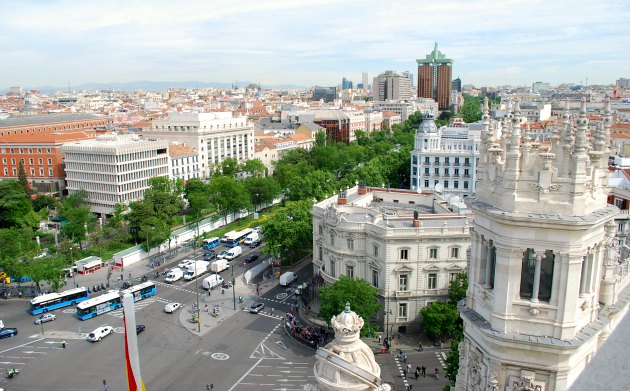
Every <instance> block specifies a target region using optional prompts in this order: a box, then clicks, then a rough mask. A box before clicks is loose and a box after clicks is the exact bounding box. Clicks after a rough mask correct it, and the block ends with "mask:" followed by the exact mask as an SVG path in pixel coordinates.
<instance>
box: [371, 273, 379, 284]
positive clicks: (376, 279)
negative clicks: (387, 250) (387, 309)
mask: <svg viewBox="0 0 630 391" xmlns="http://www.w3.org/2000/svg"><path fill="white" fill-rule="evenodd" d="M372 286H374V287H376V288H378V270H372Z"/></svg>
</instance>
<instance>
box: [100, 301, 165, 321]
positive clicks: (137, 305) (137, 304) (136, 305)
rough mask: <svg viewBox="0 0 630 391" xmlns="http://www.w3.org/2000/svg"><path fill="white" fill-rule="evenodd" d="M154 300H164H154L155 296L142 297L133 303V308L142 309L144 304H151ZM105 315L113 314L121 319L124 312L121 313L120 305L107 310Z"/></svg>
mask: <svg viewBox="0 0 630 391" xmlns="http://www.w3.org/2000/svg"><path fill="white" fill-rule="evenodd" d="M156 301H162V302H165V301H164V300H163V299H159V300H156V298H153V297H151V298H148V299H144V300H141V301H137V302H135V303H134V304H133V308H134V310H136V311H140V310H141V309H143V308H144V307H146V306H148V305H151V304H153V303H155V302H156ZM107 315H110V316H114V317H116V318H121V319H122V318H123V317H124V314H123V308H122V307H120V308H119V309H117V310H114V311H110V312H108V313H107Z"/></svg>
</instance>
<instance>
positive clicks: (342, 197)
mask: <svg viewBox="0 0 630 391" xmlns="http://www.w3.org/2000/svg"><path fill="white" fill-rule="evenodd" d="M347 203H348V195H347V193H346V191H345V190H339V197H337V204H338V205H345V204H347Z"/></svg>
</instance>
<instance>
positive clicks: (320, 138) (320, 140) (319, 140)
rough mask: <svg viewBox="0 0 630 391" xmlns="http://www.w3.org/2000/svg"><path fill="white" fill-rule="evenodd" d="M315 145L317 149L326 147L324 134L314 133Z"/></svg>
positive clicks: (321, 132)
mask: <svg viewBox="0 0 630 391" xmlns="http://www.w3.org/2000/svg"><path fill="white" fill-rule="evenodd" d="M315 145H317V146H318V147H323V146H324V145H326V132H324V131H323V130H318V131H317V133H315Z"/></svg>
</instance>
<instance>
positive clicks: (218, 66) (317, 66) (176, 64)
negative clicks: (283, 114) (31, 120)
mask: <svg viewBox="0 0 630 391" xmlns="http://www.w3.org/2000/svg"><path fill="white" fill-rule="evenodd" d="M471 14H472V15H476V16H477V17H475V16H473V17H472V18H471ZM629 16H630V9H629V8H628V7H627V6H626V5H625V4H624V2H623V1H620V0H611V1H604V2H600V3H597V4H595V3H592V2H587V1H582V0H580V1H574V2H564V1H555V2H553V3H549V2H542V1H536V0H533V1H527V2H522V1H508V2H501V3H497V2H487V1H475V2H465V1H457V0H455V1H448V2H443V3H439V4H435V5H432V6H430V7H427V6H426V5H423V4H420V3H417V2H413V1H397V2H395V3H393V4H389V5H388V6H387V7H386V8H383V7H382V3H378V2H375V1H368V2H365V1H363V2H358V1H338V0H324V1H317V2H315V1H295V2H290V3H287V2H283V1H261V2H255V3H249V2H245V1H233V2H229V3H219V2H202V1H191V2H186V3H185V4H183V5H180V4H177V5H176V4H174V3H171V2H164V1H162V2H155V1H153V2H150V3H149V2H134V3H133V4H132V5H128V4H127V3H125V2H121V1H113V2H107V3H83V2H73V1H70V0H55V1H47V2H33V3H24V2H17V1H15V2H8V3H5V4H4V5H3V12H2V14H1V15H0V25H2V26H3V32H4V34H3V35H2V36H0V51H2V52H3V56H2V58H0V68H2V69H3V70H4V72H2V74H1V75H0V89H7V88H8V87H9V86H13V85H19V86H24V87H26V88H28V87H37V86H55V87H63V86H67V85H68V84H70V85H80V84H85V83H118V82H121V83H124V82H131V81H138V80H151V81H173V82H177V81H191V80H198V81H200V82H223V83H230V82H236V81H238V80H242V81H245V80H247V81H251V82H258V83H261V84H262V85H263V86H265V85H280V84H282V85H296V86H305V87H310V86H314V85H337V84H340V82H341V79H342V77H347V78H348V79H349V80H352V81H354V84H355V85H356V84H357V83H358V82H359V81H360V80H361V72H368V73H369V75H370V79H371V78H372V77H373V76H375V75H377V74H379V73H381V72H383V71H385V70H388V69H392V70H395V71H410V72H412V73H413V74H414V78H417V69H416V59H418V58H423V57H424V56H425V55H426V53H429V52H430V51H431V50H432V48H433V46H434V42H436V41H437V42H438V45H439V48H440V50H441V51H442V52H443V53H444V54H445V55H446V56H448V57H449V58H452V59H453V60H454V66H453V78H457V77H460V78H461V79H462V83H463V84H473V85H476V86H486V85H487V86H496V85H503V84H511V85H531V83H532V82H535V81H542V82H548V83H550V84H552V85H558V84H561V83H575V84H586V82H587V78H588V84H589V85H592V84H612V83H614V81H615V80H616V79H617V78H619V77H628V76H629V75H630V54H628V51H627V50H624V48H627V38H628V37H629V36H630V27H628V26H627V24H626V23H625V20H627V18H628V17H629ZM476 19H478V21H476ZM482 22H483V23H482Z"/></svg>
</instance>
